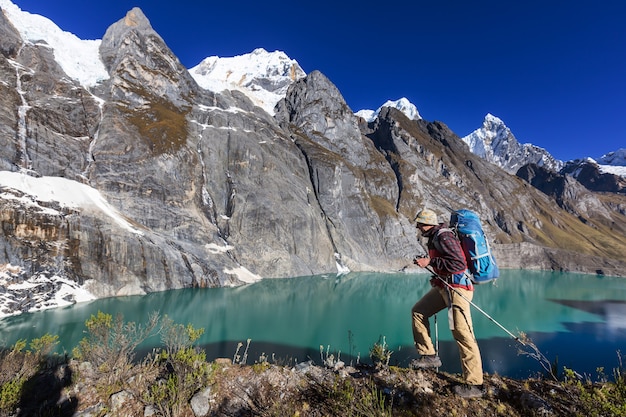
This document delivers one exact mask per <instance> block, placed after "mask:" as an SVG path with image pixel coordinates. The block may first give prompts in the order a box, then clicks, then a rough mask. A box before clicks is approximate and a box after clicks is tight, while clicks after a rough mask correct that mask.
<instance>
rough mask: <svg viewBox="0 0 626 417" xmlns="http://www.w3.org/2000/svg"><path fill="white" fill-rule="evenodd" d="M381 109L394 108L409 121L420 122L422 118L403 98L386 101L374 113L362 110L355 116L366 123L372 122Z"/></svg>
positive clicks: (413, 106)
mask: <svg viewBox="0 0 626 417" xmlns="http://www.w3.org/2000/svg"><path fill="white" fill-rule="evenodd" d="M383 107H393V108H396V109H398V110H400V111H401V112H402V113H404V115H405V116H406V117H408V118H409V119H411V120H420V119H421V118H422V116H421V115H420V113H419V111H417V107H416V106H415V105H414V104H413V103H411V102H410V101H409V100H408V99H407V98H405V97H402V98H399V99H398V100H395V101H392V100H387V101H386V102H385V103H384V104H383V105H382V106H380V107H379V108H378V109H377V110H376V111H374V110H367V109H363V110H359V111H358V112H356V113H355V114H356V115H357V116H359V117H362V118H364V119H365V120H366V121H367V122H373V121H374V119H376V117H378V114H379V113H380V111H381V110H382V109H383Z"/></svg>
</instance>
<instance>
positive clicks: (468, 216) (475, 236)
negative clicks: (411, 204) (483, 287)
mask: <svg viewBox="0 0 626 417" xmlns="http://www.w3.org/2000/svg"><path fill="white" fill-rule="evenodd" d="M450 227H451V228H452V229H454V230H455V231H456V234H457V237H458V238H459V241H461V247H462V248H463V252H464V253H465V259H466V260H467V267H468V269H469V271H470V272H471V273H472V277H471V280H472V282H473V283H474V284H483V283H485V282H489V281H493V280H495V279H497V278H498V277H499V276H500V271H499V270H498V265H497V264H496V260H495V259H494V257H493V255H492V253H491V249H490V248H489V243H487V239H485V232H483V228H482V225H481V224H480V218H479V217H478V214H476V213H474V212H473V211H471V210H466V209H462V210H457V211H455V212H453V213H452V215H451V216H450Z"/></svg>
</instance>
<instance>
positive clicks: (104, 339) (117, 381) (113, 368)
mask: <svg viewBox="0 0 626 417" xmlns="http://www.w3.org/2000/svg"><path fill="white" fill-rule="evenodd" d="M158 322H159V316H158V314H156V313H153V314H151V315H150V318H149V321H148V323H147V324H146V325H145V326H141V325H136V324H135V323H134V322H128V323H125V322H124V320H123V317H122V315H118V316H117V317H116V318H115V320H114V319H113V316H112V315H110V314H105V313H103V312H101V311H98V313H97V315H95V316H94V315H93V314H92V315H91V317H90V318H89V319H88V320H87V321H86V322H85V326H86V327H87V332H86V333H87V336H85V337H84V338H83V339H82V340H81V341H80V342H79V343H78V346H77V347H76V348H75V349H74V351H73V355H74V357H75V358H76V359H77V360H79V361H85V362H90V363H91V364H92V365H93V367H94V369H95V370H96V379H97V380H98V382H97V384H96V385H97V388H99V389H101V390H102V395H103V396H104V397H105V398H108V395H110V394H111V393H113V392H116V391H119V390H120V389H121V388H122V386H123V384H124V382H125V381H127V380H128V379H129V378H130V376H131V375H132V368H133V359H134V357H135V349H136V348H137V346H139V345H140V344H141V343H142V342H143V341H144V340H146V339H147V338H148V337H149V336H151V335H152V333H153V331H154V329H155V328H156V326H157V324H158Z"/></svg>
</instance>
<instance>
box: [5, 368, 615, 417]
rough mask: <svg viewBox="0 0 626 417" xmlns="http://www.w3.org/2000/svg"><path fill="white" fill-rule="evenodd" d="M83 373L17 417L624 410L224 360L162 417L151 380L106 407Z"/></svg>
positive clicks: (553, 387)
mask: <svg viewBox="0 0 626 417" xmlns="http://www.w3.org/2000/svg"><path fill="white" fill-rule="evenodd" d="M86 369H88V367H87V368H86V367H85V364H76V363H73V362H72V361H70V364H69V365H68V366H65V367H61V368H58V369H56V370H55V372H50V373H49V374H48V376H47V377H46V378H43V377H42V378H41V379H40V380H39V381H38V383H39V384H38V385H39V388H38V389H34V390H31V395H30V396H25V397H23V398H22V400H23V401H22V408H21V411H20V412H19V413H18V414H15V415H19V416H35V415H46V416H53V415H63V416H82V417H86V416H110V417H113V416H156V415H171V416H176V415H178V416H188V417H200V416H424V417H429V416H437V417H439V416H508V417H514V416H590V415H599V416H600V415H602V416H618V415H624V414H621V413H622V412H625V411H626V410H624V408H623V406H622V408H619V406H615V410H612V411H603V410H611V408H610V407H608V408H602V409H600V408H595V409H591V408H590V407H592V404H593V402H592V401H591V400H590V398H591V397H589V396H588V395H583V394H585V392H591V391H592V390H593V389H599V388H600V387H601V386H602V385H601V384H597V383H596V384H595V385H592V384H587V383H582V384H581V383H578V382H555V381H552V380H549V379H528V380H514V379H510V378H505V377H501V376H497V375H486V378H485V395H484V397H483V398H480V399H470V400H467V399H463V398H460V397H458V396H456V395H454V394H453V392H452V389H451V388H452V387H453V386H454V385H455V384H457V383H458V382H459V376H458V375H452V374H447V373H441V372H436V371H431V370H426V371H422V370H419V371H417V370H411V369H406V368H397V367H385V366H379V367H373V366H360V367H358V368H357V367H350V366H343V367H335V368H330V367H325V366H324V367H323V366H316V365H314V364H312V363H301V364H298V365H296V366H284V365H275V364H269V363H261V364H254V365H237V364H232V361H230V360H228V359H224V360H218V361H216V362H214V363H212V369H213V371H212V376H211V379H210V383H209V384H208V385H207V386H206V387H204V388H203V389H200V390H199V391H198V392H197V393H196V394H195V395H194V396H193V398H191V401H188V402H187V401H186V402H184V403H183V404H182V406H181V407H180V408H179V409H178V410H177V411H175V412H173V411H171V410H170V412H169V414H167V413H163V410H158V409H156V408H155V407H154V406H153V405H149V404H145V403H144V402H143V401H142V390H145V385H144V384H142V383H141V381H142V380H143V379H144V377H145V379H147V380H149V379H151V377H150V376H149V375H144V376H141V375H136V376H135V377H134V378H131V379H129V380H128V383H127V384H125V387H124V388H123V389H122V390H111V391H117V392H111V393H107V394H106V395H108V400H106V401H102V398H103V396H102V395H103V392H102V389H97V388H96V387H94V386H93V384H91V381H90V378H89V375H90V372H88V371H86ZM35 385H36V384H35ZM33 386H34V385H33ZM142 386H143V388H142ZM607 392H608V391H607ZM607 392H605V393H604V394H605V397H604V401H606V400H607V398H606V394H607ZM622 394H624V393H622ZM623 398H624V396H622V399H623ZM598 404H600V405H601V403H598ZM605 405H606V404H605ZM598 407H600V406H599V405H598ZM618 408H619V409H618ZM620 410H621V411H620ZM594 413H595V414H594Z"/></svg>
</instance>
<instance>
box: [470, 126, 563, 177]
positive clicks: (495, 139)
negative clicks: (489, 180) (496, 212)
mask: <svg viewBox="0 0 626 417" xmlns="http://www.w3.org/2000/svg"><path fill="white" fill-rule="evenodd" d="M462 139H463V141H464V142H465V143H467V145H468V146H469V148H470V151H471V152H472V153H474V154H476V155H478V156H480V157H481V158H483V159H486V160H487V161H489V162H491V163H493V164H496V165H498V166H500V167H501V168H503V169H504V170H506V171H507V172H510V173H512V174H514V173H515V172H517V170H518V169H519V168H520V167H522V166H524V165H526V164H530V163H533V164H536V165H538V166H541V167H545V168H547V169H550V170H553V171H558V170H560V169H561V167H563V162H562V161H559V160H557V159H555V158H554V157H553V156H552V155H550V153H549V152H548V151H546V150H545V149H543V148H540V147H538V146H535V145H532V144H529V143H525V144H521V143H519V142H518V141H517V139H516V138H515V136H514V135H513V133H512V132H511V129H509V128H508V127H507V126H506V125H505V124H504V122H503V121H502V120H501V119H499V118H498V117H496V116H494V115H492V114H487V115H486V116H485V119H484V121H483V125H482V127H480V128H479V129H476V130H475V131H474V132H472V133H470V134H469V135H467V136H465V137H463V138H462Z"/></svg>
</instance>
